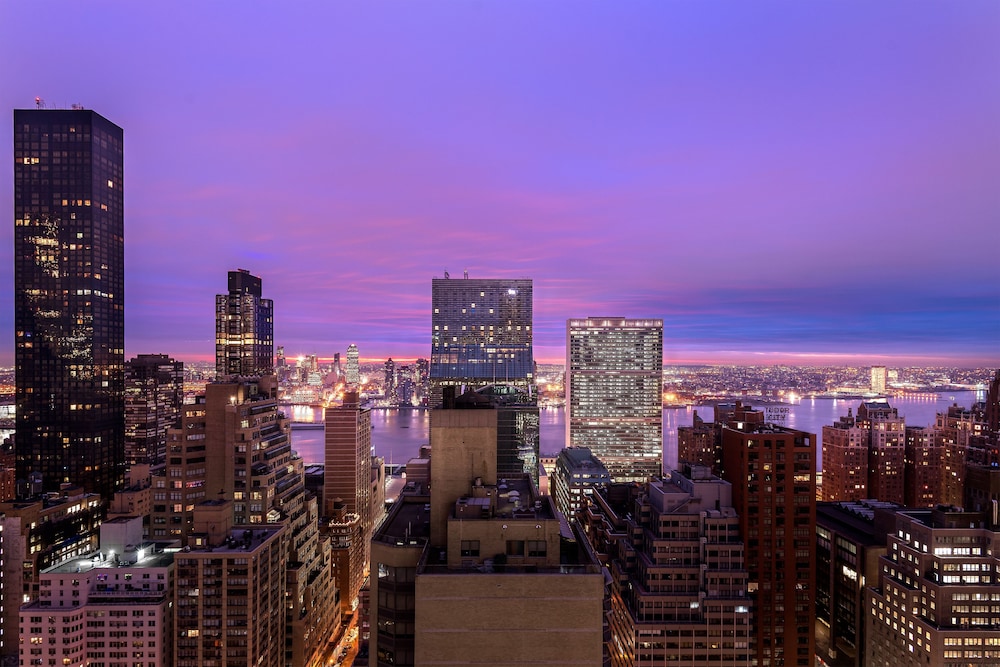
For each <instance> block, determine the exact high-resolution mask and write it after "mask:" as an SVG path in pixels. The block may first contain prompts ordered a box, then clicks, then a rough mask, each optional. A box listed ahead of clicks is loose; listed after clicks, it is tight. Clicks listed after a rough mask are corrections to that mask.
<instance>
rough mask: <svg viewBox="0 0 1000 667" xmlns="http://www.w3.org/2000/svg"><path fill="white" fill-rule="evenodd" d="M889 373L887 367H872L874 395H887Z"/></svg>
mask: <svg viewBox="0 0 1000 667" xmlns="http://www.w3.org/2000/svg"><path fill="white" fill-rule="evenodd" d="M887 377H888V373H887V372H886V368H885V366H872V393H873V394H877V395H879V396H884V395H885V384H886V379H887Z"/></svg>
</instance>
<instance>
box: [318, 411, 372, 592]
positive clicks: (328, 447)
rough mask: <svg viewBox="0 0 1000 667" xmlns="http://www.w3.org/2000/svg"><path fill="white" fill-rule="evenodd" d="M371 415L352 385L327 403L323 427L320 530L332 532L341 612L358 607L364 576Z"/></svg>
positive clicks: (369, 497) (369, 502) (368, 531)
mask: <svg viewBox="0 0 1000 667" xmlns="http://www.w3.org/2000/svg"><path fill="white" fill-rule="evenodd" d="M371 430H372V417H371V409H370V408H369V407H368V406H365V405H362V404H361V402H360V399H359V397H358V393H357V392H356V391H349V392H347V394H346V395H345V396H344V402H343V404H342V405H340V406H337V407H330V408H327V409H326V424H325V429H324V440H325V447H324V452H325V461H326V464H325V466H324V472H323V516H324V517H326V523H327V524H328V527H327V528H326V529H325V530H328V531H331V532H332V534H334V535H336V539H335V541H334V545H333V546H334V551H335V552H337V554H336V558H337V559H338V560H339V562H340V563H341V567H340V568H339V571H338V576H340V577H341V578H342V580H343V579H344V578H346V580H347V582H348V583H349V585H348V586H346V587H345V586H343V585H341V587H340V600H341V606H342V607H343V608H344V610H345V612H347V611H350V610H353V609H355V608H357V598H358V593H359V592H360V590H361V584H362V583H363V582H364V575H365V564H366V563H367V562H368V553H369V550H370V546H369V543H370V540H371V534H372V495H371V490H372V485H371V475H372V469H371V468H372V434H371Z"/></svg>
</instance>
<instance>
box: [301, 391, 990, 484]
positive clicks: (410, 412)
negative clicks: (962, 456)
mask: <svg viewBox="0 0 1000 667" xmlns="http://www.w3.org/2000/svg"><path fill="white" fill-rule="evenodd" d="M861 400H862V399H860V398H851V399H843V398H839V399H838V398H813V399H805V400H803V401H801V402H798V403H795V404H793V405H790V406H789V407H790V408H791V409H790V410H789V413H788V421H787V423H786V425H787V426H788V427H790V428H796V429H800V430H803V431H808V432H810V433H815V434H816V438H817V441H818V442H819V444H820V445H821V438H822V431H823V426H825V425H828V424H832V423H834V422H835V421H837V419H839V418H840V417H841V416H842V415H846V414H847V410H848V408H850V409H851V410H853V411H854V412H855V413H857V409H858V405H860V404H861ZM974 400H975V392H972V391H958V392H947V393H943V394H920V395H915V396H908V397H906V398H893V399H890V401H889V403H890V405H892V406H893V407H894V408H897V409H898V410H899V413H900V414H901V415H902V416H904V417H905V418H906V423H907V424H909V425H913V426H930V425H932V424H933V423H934V416H935V415H936V414H937V413H938V412H944V411H946V410H947V409H948V406H950V405H952V404H953V403H957V404H958V405H960V406H962V407H964V408H968V407H970V406H971V405H972V403H973V401H974ZM747 402H748V403H750V404H751V405H753V401H747ZM287 409H288V410H289V414H290V415H291V416H292V418H293V419H294V420H295V421H296V422H313V423H322V421H323V415H322V409H320V408H313V407H309V406H288V408H287ZM695 411H698V414H699V416H701V418H702V419H704V420H705V421H712V420H713V419H714V418H715V417H714V411H713V408H712V406H688V407H683V408H665V409H664V410H663V460H664V462H665V463H666V465H667V467H669V468H673V467H674V466H676V464H677V427H678V426H690V425H691V423H692V422H693V421H694V412H695ZM372 426H373V428H372V444H373V445H374V447H375V453H376V454H377V455H378V456H384V457H385V460H386V463H406V461H407V460H408V459H410V458H413V457H414V456H416V455H417V453H418V452H419V451H420V446H421V445H426V444H427V443H428V434H429V431H430V411H429V410H420V409H396V408H384V409H383V408H380V409H375V410H372ZM539 429H540V431H541V433H540V440H541V444H540V449H541V452H542V454H543V455H553V456H554V455H555V454H558V453H559V450H561V449H562V448H563V447H564V446H565V442H566V411H565V410H564V409H562V408H558V409H556V408H545V409H542V410H540V411H539ZM292 447H293V448H294V449H295V450H296V451H297V452H298V453H299V455H300V456H302V458H303V459H305V461H306V463H322V462H323V430H322V429H321V428H293V430H292ZM820 451H821V450H820ZM821 463H822V462H821V461H817V465H820V464H821Z"/></svg>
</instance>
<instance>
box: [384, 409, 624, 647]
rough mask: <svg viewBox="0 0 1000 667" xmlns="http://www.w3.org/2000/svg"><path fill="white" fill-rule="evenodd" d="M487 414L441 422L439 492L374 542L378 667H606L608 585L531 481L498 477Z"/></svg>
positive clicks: (405, 509) (412, 500) (396, 513)
mask: <svg viewBox="0 0 1000 667" xmlns="http://www.w3.org/2000/svg"><path fill="white" fill-rule="evenodd" d="M496 440H497V414H496V410H495V409H494V408H492V407H491V406H488V405H482V404H479V405H478V407H469V408H468V409H458V408H456V409H441V410H435V411H434V412H432V414H431V441H432V442H433V443H434V449H433V453H432V455H431V479H433V484H434V486H433V492H432V493H430V494H427V493H426V490H425V489H424V488H423V487H422V486H418V485H416V484H413V483H411V484H409V485H408V488H407V489H406V490H405V491H404V492H403V495H402V496H401V498H400V501H399V502H397V503H396V504H395V505H394V507H393V509H392V510H391V512H390V514H389V516H388V517H387V518H386V520H385V522H383V524H382V526H381V527H380V529H379V530H378V531H376V533H375V536H374V538H373V540H372V565H371V567H372V579H371V598H372V615H371V617H372V618H371V622H372V627H371V660H372V664H375V665H444V664H459V663H460V664H468V665H474V664H482V665H543V664H544V665H600V664H601V663H602V643H603V635H602V628H603V620H604V616H603V602H604V594H605V588H604V587H605V583H604V582H605V580H604V575H603V574H602V572H601V568H600V567H599V565H598V563H597V561H596V557H595V556H594V554H593V552H592V551H591V550H590V549H589V545H587V543H586V542H585V541H575V540H571V539H569V536H568V535H564V534H562V533H561V532H560V522H559V519H558V517H557V514H556V512H555V509H554V506H553V504H552V502H551V499H550V498H548V497H540V496H538V495H537V494H536V493H535V491H534V488H535V486H534V482H533V480H532V479H531V477H530V476H527V475H526V476H522V477H519V478H499V479H498V477H497V453H496Z"/></svg>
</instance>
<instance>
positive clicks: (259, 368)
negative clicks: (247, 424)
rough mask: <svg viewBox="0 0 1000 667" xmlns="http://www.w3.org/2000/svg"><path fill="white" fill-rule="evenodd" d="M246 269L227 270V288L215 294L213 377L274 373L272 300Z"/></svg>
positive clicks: (256, 278)
mask: <svg viewBox="0 0 1000 667" xmlns="http://www.w3.org/2000/svg"><path fill="white" fill-rule="evenodd" d="M261 294H262V292H261V280H260V278H258V277H257V276H255V275H252V274H251V273H250V272H249V271H247V270H246V269H239V270H237V271H230V272H229V291H228V292H227V293H226V294H218V295H216V297H215V376H216V378H218V379H220V380H221V379H225V378H226V377H228V376H231V375H237V376H245V377H250V376H262V375H271V374H272V373H274V303H273V302H272V301H271V300H270V299H265V298H263V297H262V296H261Z"/></svg>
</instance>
